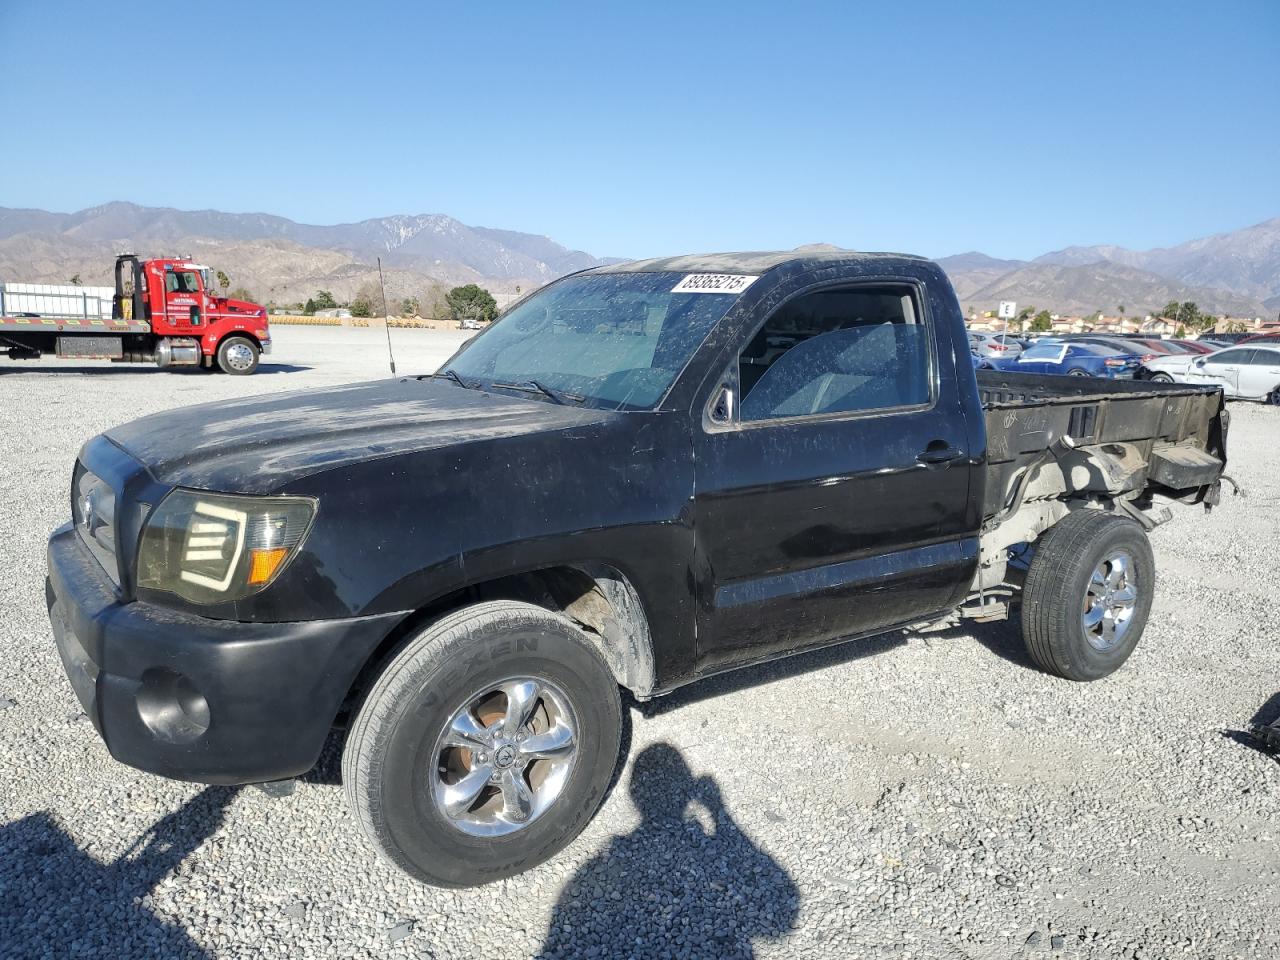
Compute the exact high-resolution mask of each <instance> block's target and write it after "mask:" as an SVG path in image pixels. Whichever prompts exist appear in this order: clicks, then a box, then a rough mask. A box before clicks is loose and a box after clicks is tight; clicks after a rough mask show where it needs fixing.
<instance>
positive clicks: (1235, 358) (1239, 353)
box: [1209, 350, 1253, 365]
mask: <svg viewBox="0 0 1280 960" xmlns="http://www.w3.org/2000/svg"><path fill="white" fill-rule="evenodd" d="M1251 353H1253V351H1252V350H1224V351H1223V352H1222V353H1220V354H1218V355H1217V356H1216V357H1213V358H1212V359H1211V360H1210V361H1209V362H1210V363H1222V364H1227V365H1231V364H1236V363H1248V362H1249V355H1250V354H1251Z"/></svg>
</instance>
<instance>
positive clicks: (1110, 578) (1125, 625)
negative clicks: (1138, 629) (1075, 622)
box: [1081, 552, 1138, 651]
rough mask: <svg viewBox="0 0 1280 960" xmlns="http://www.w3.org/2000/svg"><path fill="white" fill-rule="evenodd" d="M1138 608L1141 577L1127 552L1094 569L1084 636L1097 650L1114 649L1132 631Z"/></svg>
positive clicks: (1086, 609) (1087, 594)
mask: <svg viewBox="0 0 1280 960" xmlns="http://www.w3.org/2000/svg"><path fill="white" fill-rule="evenodd" d="M1137 607H1138V580H1137V576H1136V572H1135V570H1134V566H1133V558H1132V557H1131V556H1129V554H1127V553H1124V552H1118V553H1115V554H1112V555H1111V556H1109V557H1107V558H1106V559H1105V560H1103V561H1102V562H1101V563H1099V564H1098V566H1097V567H1095V568H1094V571H1093V575H1092V576H1091V577H1090V578H1089V588H1088V590H1087V591H1086V592H1085V597H1084V615H1083V617H1082V618H1081V620H1082V623H1083V625H1084V635H1085V638H1086V639H1087V640H1088V641H1089V645H1090V646H1092V647H1093V648H1094V649H1095V650H1103V651H1106V650H1112V649H1114V648H1115V647H1116V645H1117V644H1119V643H1120V642H1121V641H1122V640H1123V639H1124V635H1125V634H1126V633H1128V632H1129V627H1130V625H1131V624H1132V623H1133V614H1134V611H1135V610H1136V609H1137Z"/></svg>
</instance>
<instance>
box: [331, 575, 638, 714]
mask: <svg viewBox="0 0 1280 960" xmlns="http://www.w3.org/2000/svg"><path fill="white" fill-rule="evenodd" d="M490 600H520V601H524V602H525V603H531V604H533V605H535V606H539V607H542V608H543V609H546V610H551V611H553V612H555V613H560V614H563V615H564V616H566V617H568V618H569V619H570V620H572V621H573V622H574V623H576V624H577V625H578V626H579V627H580V628H582V630H583V632H584V633H585V634H586V635H587V636H588V637H589V638H590V639H591V641H592V642H593V643H595V644H596V646H598V647H599V648H600V652H601V654H602V655H603V656H604V660H605V663H607V664H608V665H609V669H610V671H612V673H613V676H614V679H616V680H617V682H618V685H619V686H622V687H625V688H626V689H628V690H630V691H631V692H632V693H634V694H636V695H637V696H641V697H643V696H646V695H647V694H649V693H650V692H651V691H652V690H653V687H654V665H653V642H652V637H651V635H650V633H649V621H648V618H647V617H646V616H645V612H644V608H643V607H642V605H641V603H640V598H639V595H638V594H637V593H636V590H635V588H634V587H633V586H632V585H631V582H630V581H629V580H628V579H627V578H626V576H625V575H624V574H622V573H621V572H620V571H618V570H617V569H615V568H613V567H611V566H608V565H607V564H596V563H584V564H576V565H564V566H555V567H545V568H543V569H539V570H530V571H527V572H525V573H518V574H511V575H509V576H505V577H497V578H494V579H492V580H486V581H482V582H479V583H474V584H471V585H469V586H466V587H463V588H462V589H460V590H455V591H454V592H453V593H450V594H447V595H445V596H443V597H439V598H437V599H435V600H433V601H431V602H430V603H428V604H426V605H425V606H423V607H420V608H419V609H417V610H415V611H414V612H413V613H411V614H410V615H409V616H408V617H406V618H405V619H404V620H403V621H401V622H400V624H399V625H397V627H396V629H394V630H393V631H391V633H390V634H388V635H387V637H386V638H384V639H383V641H382V643H380V644H379V645H378V647H377V649H375V650H374V651H373V653H372V654H370V655H369V657H368V659H367V660H366V661H365V664H364V666H363V667H362V668H361V670H360V673H359V674H358V675H357V677H356V679H355V681H354V682H353V683H352V684H351V688H350V689H349V690H348V692H347V696H346V698H345V699H344V701H343V705H342V709H341V711H340V713H339V716H338V720H339V721H340V722H345V720H346V718H347V717H349V716H351V715H353V714H354V713H355V711H356V710H357V709H358V708H359V706H360V704H361V702H362V701H363V700H364V698H365V696H366V695H367V693H368V691H369V690H370V688H371V687H372V686H373V684H374V683H375V682H376V681H377V679H378V676H379V675H380V674H381V673H382V670H383V669H384V667H385V666H386V664H387V663H388V662H389V661H390V660H391V659H392V658H393V657H394V656H395V655H396V653H397V652H398V651H399V650H400V649H401V647H403V646H404V645H405V643H407V642H408V641H409V640H410V638H412V637H413V636H415V635H416V634H417V633H418V632H419V631H420V630H421V629H422V628H423V627H424V626H426V625H427V624H429V623H431V622H433V621H435V620H438V619H440V618H441V617H443V616H445V615H446V614H448V613H452V612H453V611H455V610H460V609H462V608H463V607H469V606H471V605H473V604H477V603H484V602H486V601H490Z"/></svg>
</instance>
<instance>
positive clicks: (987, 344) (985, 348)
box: [969, 330, 1022, 360]
mask: <svg viewBox="0 0 1280 960" xmlns="http://www.w3.org/2000/svg"><path fill="white" fill-rule="evenodd" d="M969 352H970V353H972V354H975V355H977V356H979V357H983V358H984V359H988V360H1009V359H1011V358H1013V357H1016V356H1017V355H1018V354H1020V353H1022V341H1021V340H1018V339H1017V338H1015V337H1013V336H1007V335H1005V334H1003V333H979V332H978V331H976V330H970V331H969Z"/></svg>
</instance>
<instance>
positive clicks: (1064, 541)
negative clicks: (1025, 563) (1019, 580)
mask: <svg viewBox="0 0 1280 960" xmlns="http://www.w3.org/2000/svg"><path fill="white" fill-rule="evenodd" d="M1154 588H1155V558H1154V556H1153V555H1152V553H1151V544H1150V542H1149V541H1148V540H1147V535H1146V533H1145V532H1144V531H1143V529H1142V527H1140V526H1139V525H1138V524H1137V523H1135V522H1134V521H1132V520H1130V519H1128V518H1127V517H1121V516H1117V515H1116V514H1113V513H1105V512H1103V511H1100V510H1080V511H1077V512H1075V513H1071V514H1068V515H1067V516H1065V517H1063V518H1062V519H1061V520H1059V521H1058V522H1057V523H1056V524H1054V525H1053V526H1052V527H1051V528H1050V529H1049V530H1048V532H1047V533H1045V534H1044V536H1043V537H1042V538H1041V539H1040V542H1039V543H1038V544H1037V545H1036V552H1035V556H1034V558H1032V561H1031V565H1030V567H1029V568H1028V570H1027V576H1026V581H1025V583H1024V585H1023V590H1022V636H1023V639H1024V640H1025V641H1026V644H1027V653H1028V654H1030V656H1031V659H1032V660H1033V661H1035V663H1036V665H1037V666H1038V667H1040V669H1042V670H1044V671H1046V672H1047V673H1052V674H1056V675H1057V676H1059V677H1065V678H1066V679H1068V680H1099V679H1101V678H1102V677H1105V676H1108V675H1110V674H1112V673H1114V672H1115V671H1116V670H1118V669H1119V668H1120V667H1121V665H1122V664H1124V662H1125V661H1126V660H1128V659H1129V655H1130V654H1132V653H1133V650H1134V648H1135V647H1136V646H1137V645H1138V640H1139V639H1140V638H1141V637H1142V631H1143V629H1144V628H1145V627H1146V624H1147V616H1148V615H1149V614H1150V612H1151V598H1152V594H1153V591H1154Z"/></svg>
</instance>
